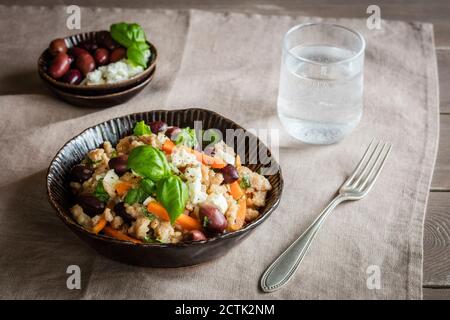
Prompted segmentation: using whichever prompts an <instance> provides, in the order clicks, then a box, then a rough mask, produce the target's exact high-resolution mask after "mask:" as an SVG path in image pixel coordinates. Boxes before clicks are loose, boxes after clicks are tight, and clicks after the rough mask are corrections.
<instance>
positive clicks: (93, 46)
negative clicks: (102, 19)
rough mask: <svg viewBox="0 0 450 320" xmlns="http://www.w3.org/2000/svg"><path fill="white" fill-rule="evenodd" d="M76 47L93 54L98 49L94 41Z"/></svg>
mask: <svg viewBox="0 0 450 320" xmlns="http://www.w3.org/2000/svg"><path fill="white" fill-rule="evenodd" d="M78 46H79V47H80V48H82V49H84V50H86V51H89V52H94V51H95V50H97V49H98V45H97V44H96V43H95V42H94V41H85V42H82V43H80V44H79V45H78Z"/></svg>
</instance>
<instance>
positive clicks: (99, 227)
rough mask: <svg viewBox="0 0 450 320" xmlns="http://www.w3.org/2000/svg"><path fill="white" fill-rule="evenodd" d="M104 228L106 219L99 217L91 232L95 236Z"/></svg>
mask: <svg viewBox="0 0 450 320" xmlns="http://www.w3.org/2000/svg"><path fill="white" fill-rule="evenodd" d="M105 226H106V219H105V218H104V217H101V218H100V220H98V222H97V224H96V225H95V226H94V227H93V228H92V232H93V233H95V234H97V233H99V232H100V231H102V230H103V228H104V227H105Z"/></svg>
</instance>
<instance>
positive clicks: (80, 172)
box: [70, 164, 94, 183]
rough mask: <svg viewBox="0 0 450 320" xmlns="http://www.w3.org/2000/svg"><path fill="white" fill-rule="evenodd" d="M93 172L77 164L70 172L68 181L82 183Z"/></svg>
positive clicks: (85, 166)
mask: <svg viewBox="0 0 450 320" xmlns="http://www.w3.org/2000/svg"><path fill="white" fill-rule="evenodd" d="M93 172H94V171H93V170H92V169H91V168H89V167H88V166H87V165H85V164H78V165H76V166H74V167H73V168H72V170H70V181H74V182H79V183H82V182H84V181H86V180H88V179H89V178H90V177H91V176H92V173H93Z"/></svg>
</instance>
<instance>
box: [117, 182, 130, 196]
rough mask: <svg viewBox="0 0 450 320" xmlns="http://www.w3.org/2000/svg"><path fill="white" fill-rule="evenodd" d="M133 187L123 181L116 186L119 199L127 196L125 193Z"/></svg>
mask: <svg viewBox="0 0 450 320" xmlns="http://www.w3.org/2000/svg"><path fill="white" fill-rule="evenodd" d="M131 187H132V184H131V183H129V182H127V181H122V182H119V183H118V184H116V192H117V194H118V195H119V197H122V196H123V195H125V193H127V192H128V190H130V189H131Z"/></svg>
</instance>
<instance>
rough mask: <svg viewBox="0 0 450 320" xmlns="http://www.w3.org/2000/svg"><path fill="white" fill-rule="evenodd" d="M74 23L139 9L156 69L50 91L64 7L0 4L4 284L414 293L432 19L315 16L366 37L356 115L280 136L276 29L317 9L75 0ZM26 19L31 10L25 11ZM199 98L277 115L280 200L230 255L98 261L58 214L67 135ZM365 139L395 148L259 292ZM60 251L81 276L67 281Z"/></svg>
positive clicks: (267, 119)
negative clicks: (146, 264)
mask: <svg viewBox="0 0 450 320" xmlns="http://www.w3.org/2000/svg"><path fill="white" fill-rule="evenodd" d="M81 13H82V29H81V31H80V32H84V31H90V30H99V29H105V28H108V27H109V25H110V24H111V23H114V22H118V21H135V22H137V23H139V24H140V25H141V26H143V28H144V29H145V30H146V32H147V34H148V38H149V40H150V41H152V42H153V43H154V44H155V45H156V47H157V48H158V52H159V58H158V62H157V72H156V75H155V78H154V80H153V82H152V83H151V84H150V85H149V86H148V87H147V88H146V89H145V90H144V91H143V92H142V93H141V94H140V95H139V96H137V97H136V98H134V99H133V100H131V101H129V102H128V103H126V104H123V105H120V106H117V107H113V108H109V109H83V108H79V107H74V106H70V105H67V104H66V103H64V102H62V101H59V100H57V99H56V98H54V97H53V96H51V95H50V93H49V92H48V91H47V90H46V89H45V88H44V86H43V84H41V83H40V81H39V79H38V76H37V72H36V60H37V58H38V55H39V54H40V52H41V51H42V50H44V48H45V47H46V46H47V44H48V42H50V40H52V39H53V38H56V37H61V36H64V35H69V34H72V33H74V32H73V31H69V30H67V29H65V27H64V26H65V18H66V17H67V14H66V12H65V8H64V7H53V8H44V7H18V6H15V7H6V6H0V28H1V29H2V30H8V32H4V33H1V34H0V42H1V43H2V46H1V47H0V63H1V65H2V66H3V67H2V69H1V70H0V83H1V85H0V94H2V95H1V96H0V145H1V146H2V153H1V156H0V159H1V161H0V252H1V255H0V269H1V270H2V273H1V274H0V285H1V287H2V290H0V298H13V299H14V298H38V299H50V298H69V299H71V298H73V299H79V298H83V299H90V298H99V299H102V298H113V299H123V298H134V299H269V298H275V299H316V298H319V299H376V298H382V299H385V298H390V299H420V298H421V297H422V250H423V248H422V238H423V220H424V213H425V208H426V202H427V197H428V191H429V186H430V180H431V176H432V172H433V167H434V161H435V157H436V150H437V137H438V120H439V119H438V117H439V114H438V84H437V67H436V58H435V53H434V41H433V28H432V25H430V24H425V23H412V22H400V21H386V20H383V21H382V25H381V29H380V30H369V29H368V28H367V27H366V21H365V20H359V19H326V20H323V21H327V22H333V23H338V24H342V25H345V26H347V27H350V28H353V29H356V30H358V31H359V32H361V33H362V34H363V36H364V37H365V39H366V41H367V49H366V57H365V71H364V115H363V118H362V121H361V124H360V125H359V127H358V128H357V129H356V130H355V131H354V132H353V133H352V134H351V135H350V136H349V137H347V138H346V139H345V140H343V141H342V142H340V143H338V144H335V145H331V146H311V145H305V144H302V143H300V142H297V141H295V140H294V139H292V138H290V137H289V136H288V135H287V133H286V132H285V131H284V129H283V128H282V127H281V125H280V123H279V121H278V119H277V115H276V98H277V90H278V77H279V70H280V57H281V41H282V37H283V34H284V33H285V32H286V31H287V30H288V29H289V28H290V27H292V26H294V25H296V24H299V23H303V22H311V21H322V19H320V18H312V17H300V16H295V17H288V16H263V15H256V14H234V13H226V14H223V13H210V12H203V11H195V10H194V11H183V12H178V11H167V10H161V11H160V10H158V11H155V10H145V9H139V10H133V9H114V8H113V9H100V8H97V9H95V8H94V9H93V8H82V11H81ZM23 22H26V23H23ZM188 107H202V108H208V109H211V110H214V111H217V112H219V113H221V114H223V115H224V116H226V117H229V118H231V119H233V120H234V121H236V122H237V123H239V124H241V125H243V126H244V127H246V128H253V129H256V130H258V129H274V130H279V131H278V132H279V139H278V142H277V141H275V143H274V144H272V145H271V147H272V149H273V150H274V151H275V152H276V154H277V157H278V158H279V160H280V163H281V166H282V169H283V175H284V178H285V189H284V193H283V198H282V201H281V204H280V206H279V208H278V209H277V210H276V211H275V212H274V214H273V215H272V216H271V217H270V218H269V219H268V220H267V221H266V222H265V223H264V224H262V225H261V226H260V227H258V228H257V229H256V230H255V232H254V233H253V234H252V235H251V236H250V237H249V238H248V239H247V240H245V241H244V242H243V243H241V244H240V245H238V246H237V247H236V248H233V249H232V250H231V251H230V252H229V254H227V255H226V256H224V257H222V258H220V259H218V260H216V261H212V262H210V263H206V264H204V265H200V266H196V267H189V268H182V269H149V268H141V267H134V266H128V265H125V264H121V263H117V262H114V261H111V260H108V259H106V258H104V257H102V256H100V255H98V254H97V253H96V252H94V251H93V249H91V248H89V247H87V246H86V245H85V244H84V243H83V242H81V241H80V240H79V239H78V238H77V237H76V236H75V235H74V234H72V233H71V232H70V231H69V230H68V229H67V228H66V227H65V226H64V225H63V224H62V222H60V221H59V219H58V218H57V217H56V215H55V214H54V212H53V210H52V208H51V207H50V205H49V204H48V202H47V199H46V194H45V173H46V168H47V167H48V165H49V163H50V161H51V159H52V157H53V156H54V154H55V153H56V151H57V150H58V149H59V148H60V147H61V146H62V145H63V144H64V143H65V141H66V140H68V139H69V138H71V137H73V136H74V135H76V134H78V133H79V132H80V131H81V130H83V129H85V128H86V127H88V126H91V125H94V124H96V123H98V122H101V121H104V120H107V119H110V118H113V117H116V116H120V115H125V114H128V113H132V112H137V111H146V110H152V109H161V108H166V109H179V108H188ZM372 138H376V139H383V140H385V141H390V142H391V143H392V144H393V151H392V153H391V155H390V157H389V159H388V162H387V163H386V166H385V168H384V170H383V172H382V173H381V175H380V177H379V179H378V181H377V183H376V185H375V187H374V188H373V190H372V191H371V192H370V194H369V195H368V196H367V197H366V198H365V199H363V200H361V201H357V202H349V203H345V204H342V205H340V206H339V207H337V208H336V209H335V212H334V213H333V214H332V215H331V216H330V217H329V218H328V220H327V221H326V223H325V224H324V225H323V227H322V229H321V230H320V232H319V233H318V235H317V237H316V239H315V241H314V242H313V244H312V246H311V248H310V250H309V252H308V254H307V256H306V257H305V259H304V261H303V263H302V264H301V266H300V268H299V269H298V271H297V272H296V274H295V276H294V277H293V278H292V280H291V281H290V282H289V284H288V285H286V286H285V287H283V288H282V289H281V290H279V291H277V292H274V293H270V294H265V293H262V292H261V291H260V290H259V280H260V276H261V274H262V273H263V271H264V270H265V269H266V268H267V267H268V266H269V265H270V264H271V263H272V261H273V260H274V259H275V258H276V257H277V256H278V255H279V254H280V253H281V252H282V251H283V250H284V249H285V248H286V247H287V246H288V245H289V244H290V243H291V242H292V241H293V240H294V239H296V237H297V236H299V235H300V234H301V233H302V232H303V231H304V230H305V228H306V227H307V226H308V225H309V224H310V223H311V222H312V221H313V220H314V219H315V217H316V216H317V215H318V214H319V213H320V211H321V210H322V209H323V208H324V206H325V205H326V204H327V203H328V202H329V201H330V200H331V198H332V197H333V195H334V193H335V192H336V191H337V190H338V188H339V186H340V185H341V184H342V183H343V181H345V179H346V177H347V176H348V175H349V174H350V173H351V172H352V170H353V168H354V167H355V165H356V163H357V161H358V160H359V159H360V158H361V156H362V153H363V151H364V150H365V148H366V147H367V145H368V144H369V142H370V141H371V140H372ZM69 265H78V266H79V267H80V269H81V282H82V285H81V289H80V290H69V289H68V288H67V286H66V280H67V278H68V276H69V274H67V273H66V271H67V268H68V266H69Z"/></svg>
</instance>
